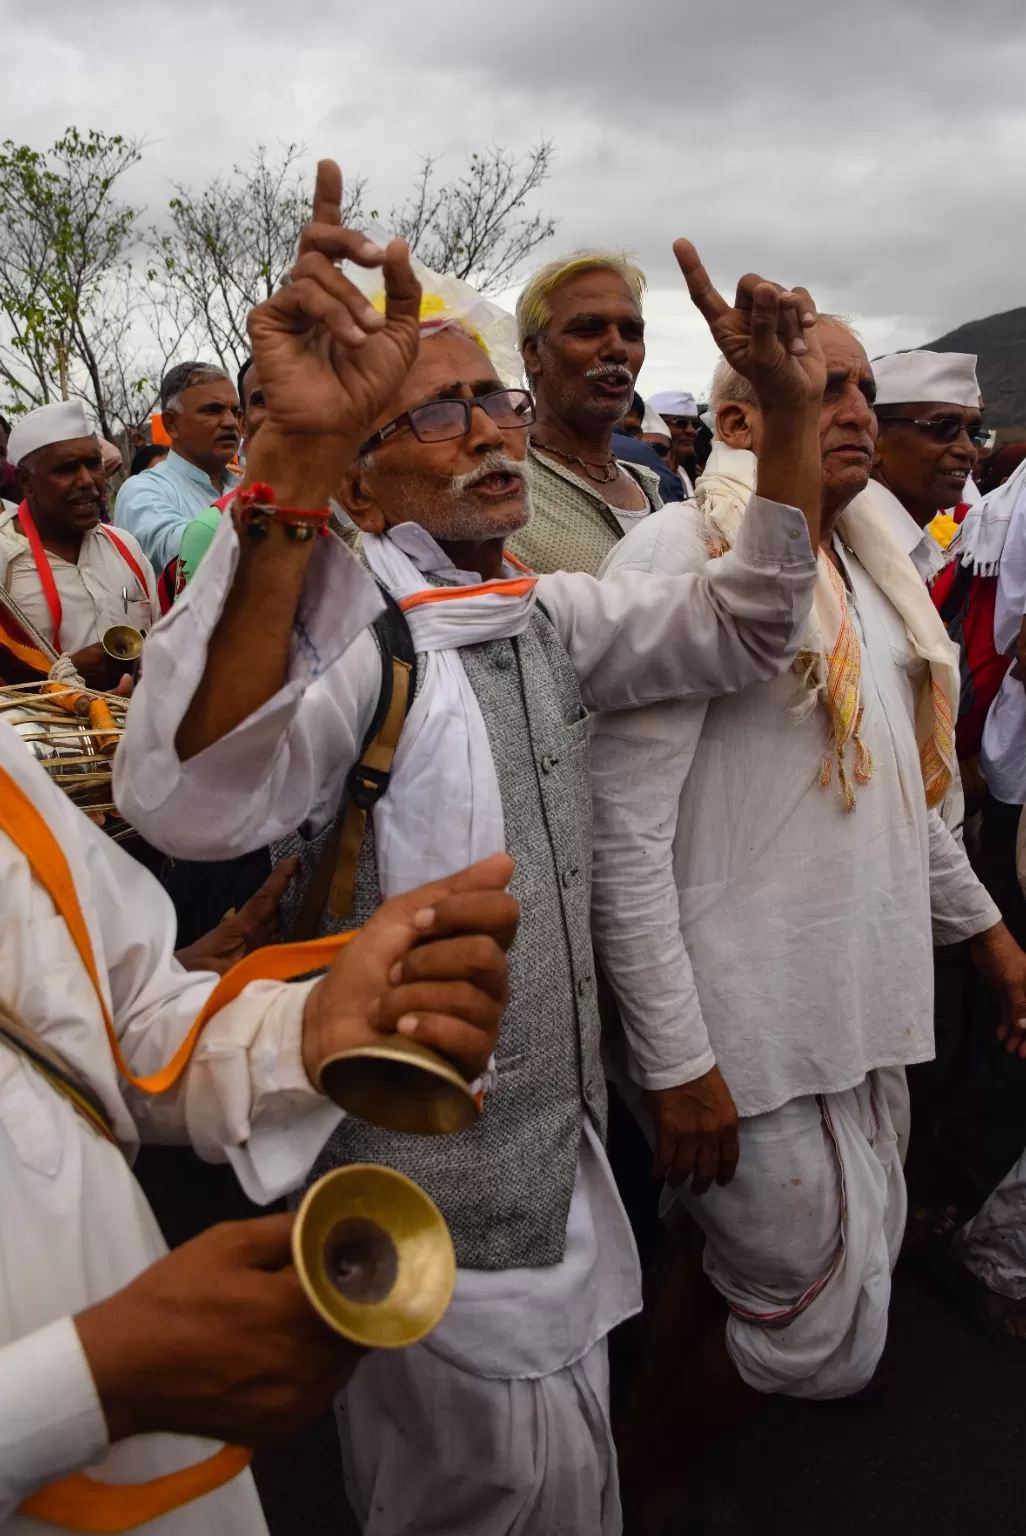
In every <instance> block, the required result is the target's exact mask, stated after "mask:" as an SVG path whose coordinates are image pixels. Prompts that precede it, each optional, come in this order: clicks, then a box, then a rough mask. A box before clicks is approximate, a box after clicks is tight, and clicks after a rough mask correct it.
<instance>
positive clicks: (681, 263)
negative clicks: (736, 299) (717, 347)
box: [673, 240, 730, 324]
mask: <svg viewBox="0 0 1026 1536" xmlns="http://www.w3.org/2000/svg"><path fill="white" fill-rule="evenodd" d="M673 254H674V255H675V256H676V258H677V265H678V267H680V270H681V271H682V272H683V274H684V281H685V282H686V283H687V285H688V293H690V295H691V302H692V303H693V304H694V306H695V308H696V309H697V310H698V311H699V312H700V313H701V314H702V315H703V316H704V317H705V319H706V320H708V321H709V322H710V324H711V323H712V321H714V320H718V319H719V318H720V316H721V315H725V314H728V313H729V311H730V305H729V304H728V303H727V301H726V299H725V298H724V297H723V295H722V294H720V293H718V292H717V290H716V289H715V288H714V287H713V285H712V279H711V277H710V276H709V274H708V272H707V271H706V270H705V268H704V267H703V265H702V259H701V257H700V256H699V254H698V252H697V251H696V250H695V247H694V246H693V245H692V244H691V241H690V240H675V241H674V242H673Z"/></svg>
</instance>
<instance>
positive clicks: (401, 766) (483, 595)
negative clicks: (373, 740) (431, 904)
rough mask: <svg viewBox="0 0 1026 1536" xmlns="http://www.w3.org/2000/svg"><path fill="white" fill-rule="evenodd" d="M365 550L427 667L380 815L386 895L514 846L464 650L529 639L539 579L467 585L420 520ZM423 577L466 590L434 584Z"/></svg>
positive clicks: (368, 540)
mask: <svg viewBox="0 0 1026 1536" xmlns="http://www.w3.org/2000/svg"><path fill="white" fill-rule="evenodd" d="M363 549H364V554H365V556H366V559H367V564H368V565H369V566H370V568H371V570H372V571H373V572H374V575H375V576H376V577H377V578H378V580H379V581H380V582H382V584H383V585H384V586H385V587H387V589H388V591H389V592H390V593H391V594H392V596H393V597H394V598H395V600H396V602H397V603H398V604H399V606H400V607H401V608H402V610H403V613H404V615H405V618H406V622H407V623H408V624H409V626H410V631H411V633H412V635H413V643H414V646H415V648H416V650H417V653H418V656H419V657H420V663H421V666H422V668H423V671H422V676H421V678H420V680H419V685H418V688H417V696H416V698H415V700H414V702H413V705H412V707H411V709H410V712H409V714H408V715H407V718H406V723H405V725H404V726H403V729H402V734H401V735H400V737H399V746H398V749H397V751H396V754H395V761H394V763H393V767H392V785H391V789H390V791H389V793H388V794H387V795H385V796H383V798H382V799H381V800H380V801H379V802H378V804H377V806H376V807H375V811H374V834H375V839H376V843H377V858H378V877H379V880H380V884H381V891H382V894H383V895H384V896H394V895H397V894H399V893H401V892H403V891H408V890H410V889H411V888H412V887H413V886H416V885H422V884H423V883H424V882H425V881H428V880H439V879H442V878H444V876H446V875H451V874H452V873H453V872H454V871H455V870H458V869H463V868H464V867H465V866H466V865H468V864H473V863H475V862H476V861H477V860H478V859H483V858H486V857H487V856H488V855H489V854H490V853H498V852H501V851H502V850H503V849H504V848H505V846H506V843H505V823H504V821H503V815H502V800H501V797H500V795H499V781H498V778H497V776H496V773H495V763H494V761H493V759H492V749H491V746H490V744H489V741H488V732H487V730H486V728H485V723H484V719H483V717H482V714H481V708H480V705H479V704H478V702H477V698H476V696H475V694H474V691H473V689H472V688H471V686H470V683H469V682H468V681H467V674H466V672H465V671H464V670H463V663H462V661H461V660H460V654H459V650H460V647H461V646H464V645H481V644H483V643H484V642H485V641H488V640H499V639H509V638H510V637H511V636H513V635H520V634H523V632H524V630H525V629H526V628H527V626H528V624H529V623H530V622H531V614H532V612H533V611H534V603H535V584H536V578H535V577H533V576H529V575H524V574H523V573H521V572H516V573H513V572H511V574H510V576H509V577H508V578H506V579H503V580H499V581H490V582H480V581H476V582H474V581H470V582H468V579H467V578H468V573H467V572H462V571H457V569H456V567H455V566H454V565H453V563H452V561H451V560H450V559H449V558H448V556H447V555H445V554H444V553H443V552H442V550H441V549H440V548H439V546H438V545H437V544H436V543H435V540H434V539H433V538H432V537H431V535H430V534H429V533H428V532H427V530H426V529H424V528H422V527H421V526H420V525H419V524H418V523H400V524H399V525H398V526H396V527H394V528H391V529H390V530H389V532H388V533H387V534H385V535H379V534H366V533H365V534H364V535H363ZM425 575H435V576H439V577H441V578H443V579H447V580H450V581H451V580H459V581H460V583H461V584H460V585H459V586H455V587H453V586H432V585H430V584H429V583H427V582H425V580H424V576H425Z"/></svg>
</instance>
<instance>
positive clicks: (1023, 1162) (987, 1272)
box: [955, 1152, 1026, 1301]
mask: <svg viewBox="0 0 1026 1536" xmlns="http://www.w3.org/2000/svg"><path fill="white" fill-rule="evenodd" d="M955 1252H956V1253H957V1255H958V1257H959V1258H960V1259H961V1261H962V1263H963V1264H964V1265H965V1267H966V1269H967V1270H969V1272H970V1274H973V1275H975V1276H976V1278H977V1280H982V1281H983V1283H984V1285H985V1286H986V1287H987V1288H988V1290H991V1291H996V1292H997V1294H998V1295H999V1296H1007V1297H1008V1298H1009V1299H1010V1300H1011V1301H1022V1300H1024V1299H1026V1152H1024V1153H1023V1154H1022V1156H1021V1157H1020V1158H1019V1161H1018V1162H1017V1163H1016V1164H1015V1165H1014V1167H1012V1168H1011V1169H1009V1171H1008V1173H1006V1174H1005V1176H1004V1178H1003V1179H1002V1180H1001V1183H1000V1184H999V1185H998V1187H997V1189H995V1191H994V1193H993V1194H992V1195H991V1196H990V1197H989V1199H987V1200H985V1201H984V1203H983V1205H982V1206H981V1207H980V1209H979V1210H978V1211H977V1213H976V1215H975V1216H974V1217H973V1219H972V1221H970V1222H967V1223H966V1225H965V1226H964V1227H963V1228H962V1230H961V1232H960V1233H959V1234H958V1237H957V1238H956V1239H955Z"/></svg>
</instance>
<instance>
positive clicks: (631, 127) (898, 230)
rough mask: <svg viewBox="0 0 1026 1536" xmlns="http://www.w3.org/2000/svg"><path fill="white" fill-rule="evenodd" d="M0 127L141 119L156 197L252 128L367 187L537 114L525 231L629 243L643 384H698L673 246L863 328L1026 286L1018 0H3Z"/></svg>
mask: <svg viewBox="0 0 1026 1536" xmlns="http://www.w3.org/2000/svg"><path fill="white" fill-rule="evenodd" d="M5 10H6V16H5V28H4V41H5V50H4V51H5V62H6V66H7V67H6V69H5V105H6V106H7V108H8V112H7V113H6V114H5V132H6V133H9V134H11V135H12V136H14V137H16V138H18V139H19V140H21V141H24V142H29V143H32V144H34V145H36V146H38V147H42V146H43V145H45V144H47V143H49V142H50V141H52V139H53V138H55V137H56V136H57V134H58V133H59V132H60V131H61V130H62V129H63V128H64V127H65V126H66V125H68V124H71V123H74V124H75V125H76V126H78V127H79V128H82V129H85V128H90V127H97V128H102V129H104V130H106V131H108V132H114V131H119V132H122V133H125V134H135V135H139V136H142V137H144V138H145V139H146V140H147V142H148V148H147V151H146V157H145V162H144V164H143V166H142V167H140V168H139V171H138V172H137V173H136V175H135V181H134V183H133V185H132V187H131V193H132V196H133V197H134V198H135V200H136V201H137V202H139V203H141V204H146V205H147V206H148V207H149V209H150V210H151V213H153V214H154V215H156V214H157V213H158V212H159V210H160V208H161V206H162V205H165V204H166V201H167V198H168V196H169V195H170V182H171V181H172V180H175V181H185V182H190V181H192V182H196V181H199V180H202V179H203V178H205V177H206V176H208V175H210V174H212V173H213V172H214V171H215V170H216V169H218V168H220V167H228V166H230V165H231V163H232V162H233V161H240V160H245V159H246V157H247V156H248V154H249V153H250V152H251V151H252V149H253V148H254V146H255V145H256V144H258V143H261V142H262V143H266V144H269V145H273V144H275V143H276V142H279V141H280V142H292V141H299V142H301V143H303V144H304V145H305V146H306V147H307V149H308V150H309V151H310V158H311V163H312V161H313V159H314V158H316V156H317V155H322V154H330V155H333V156H334V157H335V158H337V159H338V160H339V161H340V162H341V163H342V165H343V167H344V168H345V169H347V170H349V171H350V172H351V173H359V174H361V175H363V176H366V177H367V178H368V181H369V183H370V189H371V193H372V199H373V201H374V202H375V203H376V205H377V206H379V207H381V208H387V207H388V206H389V205H390V203H391V202H392V201H393V200H394V199H396V198H398V197H401V196H402V195H403V193H404V192H405V190H406V188H407V187H408V186H409V184H410V182H411V180H412V178H413V176H414V174H415V172H416V170H417V166H418V161H419V157H420V155H421V154H422V153H424V152H427V151H430V152H432V153H436V154H438V155H440V156H442V157H443V162H442V164H443V168H444V169H445V170H446V171H455V170H457V169H458V167H459V164H460V161H461V159H462V157H463V156H464V155H465V154H466V152H467V151H469V150H470V149H474V148H480V147H482V146H485V145H488V144H502V145H505V146H507V147H509V148H511V149H514V150H524V149H526V148H527V147H528V146H529V145H530V144H532V143H534V142H537V141H538V140H539V139H540V138H551V139H553V140H554V141H555V144H556V146H557V151H558V159H557V163H556V169H555V172H554V174H553V176H552V178H551V180H550V181H549V182H548V183H547V184H546V186H545V187H544V189H543V190H542V193H541V194H540V197H539V206H542V207H544V208H546V209H547V210H548V211H550V212H551V213H552V214H554V215H555V216H556V217H557V218H558V219H559V227H558V230H557V233H556V236H555V239H554V240H553V241H552V242H551V243H550V248H549V249H548V250H547V252H546V254H556V253H557V252H558V251H559V250H560V249H569V248H571V247H575V246H578V245H586V244H587V245H591V244H599V245H614V246H620V247H627V248H629V249H631V250H633V251H635V252H636V253H637V255H638V257H639V259H640V262H641V264H642V266H643V267H644V268H645V270H646V272H647V274H648V277H649V282H650V285H651V288H650V295H649V300H648V306H647V308H648V318H649V332H650V334H649V361H648V363H647V364H646V368H645V372H644V374H643V376H642V385H643V387H645V388H649V389H654V388H660V387H664V386H666V385H669V384H674V383H680V384H688V385H690V386H691V387H694V388H696V389H701V388H702V387H703V386H704V384H705V382H706V380H707V378H708V373H709V371H710V367H711V362H712V355H713V354H712V349H711V346H710V344H709V342H708V338H707V337H706V336H705V335H704V333H703V327H702V323H701V321H700V320H699V319H698V318H697V317H696V316H695V315H694V314H693V312H692V311H691V310H690V307H689V304H688V300H687V296H686V294H685V293H683V291H682V288H681V284H680V279H679V276H678V275H677V274H676V270H675V267H674V263H673V257H672V252H671V250H670V246H671V242H672V240H673V238H674V237H675V236H677V235H680V234H686V235H688V236H689V237H690V238H691V239H692V240H694V241H695V243H696V245H697V246H698V248H699V250H700V251H701V253H702V255H703V257H704V259H705V262H706V265H707V267H708V268H709V270H710V272H711V273H712V275H713V278H714V280H716V281H717V282H718V283H720V284H721V285H722V286H724V288H731V289H732V287H733V284H734V283H735V282H736V280H737V278H738V277H739V276H740V275H741V274H742V273H743V272H745V271H749V270H756V271H760V272H763V273H764V274H765V275H767V276H771V277H774V278H777V279H778V280H780V281H783V282H786V283H798V282H801V283H804V284H805V285H806V286H808V287H809V288H810V290H811V291H812V293H813V294H814V296H815V297H816V299H817V301H818V302H819V303H820V305H821V307H823V308H828V309H831V310H833V311H839V312H842V313H845V314H847V315H850V316H851V317H852V318H853V319H854V320H855V322H856V323H857V324H858V325H859V326H860V327H861V329H862V331H863V333H864V335H865V337H866V340H867V344H868V346H869V349H870V351H871V352H873V351H880V350H883V349H885V348H887V347H890V346H898V345H902V346H907V345H915V344H916V343H918V342H922V341H924V340H926V339H928V338H929V337H930V336H933V335H937V334H940V333H941V332H942V331H944V330H947V329H949V328H950V327H951V326H953V325H956V324H958V323H960V322H962V321H964V320H969V319H972V318H975V317H977V316H980V315H984V314H988V313H991V312H993V311H996V310H1002V309H1008V308H1012V307H1015V306H1016V305H1019V304H1021V303H1023V302H1026V279H1024V277H1023V264H1022V260H1021V255H1020V242H1021V240H1022V238H1023V235H1024V233H1026V178H1024V176H1023V164H1024V160H1026V101H1024V98H1023V93H1022V89H1021V82H1022V80H1023V78H1024V77H1026V7H1023V6H1022V5H1021V3H1018V0H1016V3H1005V0H983V3H982V4H977V5H975V6H966V5H964V4H956V3H955V0H890V3H885V0H861V3H860V4H859V5H857V6H856V5H838V4H822V3H820V4H814V3H812V0H804V3H799V0H719V3H716V4H712V5H708V6H705V5H698V4H695V3H692V0H687V3H681V0H636V3H635V4H634V5H613V4H611V3H609V0H517V3H515V4H505V5H501V4H500V5H496V4H491V5H487V6H486V5H483V4H481V3H480V0H476V3H470V0H444V3H442V0H435V3H432V4H427V3H424V0H420V3H414V0H391V3H390V4H389V5H387V6H374V5H370V4H359V5H357V4H351V3H349V0H335V3H334V4H332V5H330V6H329V5H327V4H326V3H325V0H317V3H314V0H289V3H288V4H287V5H283V4H281V0H275V3H273V4H272V3H270V0H247V3H246V4H245V5H241V4H240V5H235V4H221V5H217V4H209V3H200V0H177V3H176V4H175V5H174V6H156V5H139V4H133V5H126V4H123V3H104V0H92V4H90V5H89V6H88V7H83V6H81V4H79V3H77V0H76V3H74V4H73V3H71V0H47V3H46V4H45V5H38V6H36V7H34V8H32V9H30V8H28V7H18V8H17V10H15V9H14V7H13V6H11V5H10V4H9V5H8V6H7V7H6V8H5Z"/></svg>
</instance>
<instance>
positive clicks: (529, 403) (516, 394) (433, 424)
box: [358, 389, 534, 459]
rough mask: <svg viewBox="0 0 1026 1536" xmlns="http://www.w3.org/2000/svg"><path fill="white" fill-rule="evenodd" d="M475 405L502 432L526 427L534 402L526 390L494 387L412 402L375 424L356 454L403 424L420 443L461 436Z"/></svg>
mask: <svg viewBox="0 0 1026 1536" xmlns="http://www.w3.org/2000/svg"><path fill="white" fill-rule="evenodd" d="M478 405H479V406H480V407H481V409H482V410H483V411H484V413H485V415H486V416H489V417H490V418H491V420H492V421H494V423H495V425H496V426H497V427H502V428H503V430H504V431H508V430H509V429H510V428H511V427H529V426H530V425H531V423H532V421H533V420H534V401H533V400H532V399H531V396H530V395H529V394H528V392H527V390H526V389H496V390H493V391H492V393H491V394H489V395H475V396H474V398H473V400H430V401H429V402H428V404H427V405H415V406H414V407H413V409H412V410H410V411H403V413H402V415H401V416H397V417H396V418H395V420H394V421H389V422H387V423H386V424H385V426H383V427H379V429H378V430H377V432H375V433H374V435H373V436H372V437H369V438H368V439H367V441H366V442H365V443H361V444H360V451H359V454H358V457H359V458H361V459H362V458H363V457H364V455H365V454H368V453H370V452H371V450H372V449H373V448H375V447H377V445H378V444H379V443H384V442H387V441H388V439H389V438H390V437H394V435H395V434H396V432H401V431H402V429H403V427H409V429H410V431H411V432H412V433H413V435H414V437H415V438H416V439H417V441H418V442H420V443H445V442H448V441H449V440H450V438H454V437H465V436H466V435H467V433H468V432H469V431H470V413H471V411H472V410H473V409H474V407H475V406H478Z"/></svg>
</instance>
